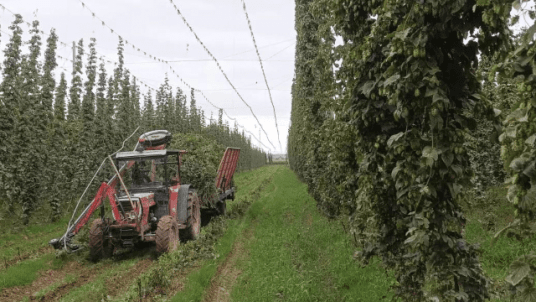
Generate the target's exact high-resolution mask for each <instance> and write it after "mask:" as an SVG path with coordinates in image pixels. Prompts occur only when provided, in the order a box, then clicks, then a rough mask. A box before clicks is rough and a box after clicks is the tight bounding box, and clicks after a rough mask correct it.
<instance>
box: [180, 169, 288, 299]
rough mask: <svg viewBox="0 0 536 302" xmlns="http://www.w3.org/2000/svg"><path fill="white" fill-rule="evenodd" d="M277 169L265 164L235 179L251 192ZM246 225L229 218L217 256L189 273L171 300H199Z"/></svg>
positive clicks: (243, 221) (247, 225) (266, 189)
mask: <svg viewBox="0 0 536 302" xmlns="http://www.w3.org/2000/svg"><path fill="white" fill-rule="evenodd" d="M277 169H278V167H273V166H272V167H268V166H266V167H263V168H260V169H257V170H254V171H248V172H243V173H240V177H238V178H237V179H236V180H235V181H236V182H237V184H238V185H239V186H240V185H242V184H244V185H243V186H241V187H240V189H241V191H242V192H251V191H253V190H254V187H255V186H259V184H260V183H262V181H264V180H265V179H267V178H269V177H270V175H271V174H272V173H274V172H275V171H276V170H277ZM248 179H249V180H250V181H249V182H247V180H248ZM251 179H254V181H251ZM246 182H247V183H246ZM269 187H270V186H269ZM267 191H270V190H269V188H265V189H264V190H263V191H262V193H261V196H263V195H266V194H267ZM261 198H262V197H261ZM246 213H247V212H246ZM248 227H250V220H247V219H244V218H242V219H237V220H229V223H228V226H227V230H226V231H225V234H224V235H223V236H222V237H221V238H220V239H219V240H218V244H217V246H216V248H215V250H216V254H217V255H219V257H218V258H217V259H214V260H210V261H205V262H204V263H203V265H202V266H201V268H200V269H199V270H196V271H194V272H192V273H191V274H189V275H188V277H187V281H186V285H185V288H184V289H183V290H182V291H181V292H179V293H178V294H177V295H175V297H173V299H172V301H173V302H180V301H201V300H202V299H203V296H204V295H205V292H206V290H207V288H208V287H209V286H210V281H211V280H212V278H213V277H214V275H215V274H216V271H217V269H218V266H219V265H220V264H222V263H223V261H225V259H226V258H227V256H228V255H229V253H230V252H231V250H232V248H233V243H234V242H235V241H236V239H237V237H238V236H239V235H240V234H241V233H242V232H243V231H244V230H245V229H247V228H248Z"/></svg>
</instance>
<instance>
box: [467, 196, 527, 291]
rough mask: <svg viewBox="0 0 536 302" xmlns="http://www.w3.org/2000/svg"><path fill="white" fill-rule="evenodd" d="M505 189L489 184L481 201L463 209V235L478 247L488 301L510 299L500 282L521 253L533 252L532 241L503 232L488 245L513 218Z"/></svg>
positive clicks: (506, 286)
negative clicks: (489, 283)
mask: <svg viewBox="0 0 536 302" xmlns="http://www.w3.org/2000/svg"><path fill="white" fill-rule="evenodd" d="M506 192H507V188H505V187H504V186H499V187H492V188H490V189H489V190H488V191H487V192H486V196H487V198H486V199H485V200H480V201H476V202H475V204H474V205H473V206H471V207H467V208H466V209H464V212H465V213H466V216H467V225H466V238H467V241H468V242H471V243H477V244H479V245H480V248H481V252H482V254H481V256H480V263H481V264H482V268H483V270H484V274H485V275H486V276H487V277H488V278H490V279H491V288H490V290H491V294H492V299H491V301H494V302H498V301H510V296H509V295H510V293H509V285H508V284H507V283H506V282H505V281H504V279H505V278H506V276H508V275H509V267H510V264H511V263H512V262H513V261H514V260H515V259H517V258H518V257H519V256H521V255H525V254H529V253H531V252H533V251H536V241H534V240H533V239H530V238H529V239H526V240H524V241H518V240H516V239H515V238H513V237H509V236H507V234H508V232H505V233H504V234H502V235H501V236H500V237H498V238H497V240H496V241H495V242H494V243H493V244H492V242H493V237H494V235H495V234H496V233H497V232H498V231H499V230H501V229H502V228H504V227H505V226H507V225H508V224H509V223H510V222H512V221H513V219H514V216H513V213H514V207H513V205H512V204H511V203H510V202H508V200H507V199H506Z"/></svg>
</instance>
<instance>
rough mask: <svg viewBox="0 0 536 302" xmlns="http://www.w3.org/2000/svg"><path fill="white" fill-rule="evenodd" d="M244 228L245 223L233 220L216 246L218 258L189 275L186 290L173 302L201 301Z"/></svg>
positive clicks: (207, 262)
mask: <svg viewBox="0 0 536 302" xmlns="http://www.w3.org/2000/svg"><path fill="white" fill-rule="evenodd" d="M244 228H245V225H244V222H243V221H237V220H232V221H231V222H230V223H229V226H228V229H227V231H226V233H225V235H223V237H221V238H220V240H219V241H218V245H217V246H216V253H217V255H218V258H216V259H214V260H210V261H206V262H205V263H204V264H203V265H202V267H201V268H200V269H199V270H197V271H194V272H192V273H191V274H190V275H188V278H187V280H186V285H185V288H184V290H182V291H181V292H179V293H178V294H177V295H175V297H173V299H172V300H171V301H173V302H179V301H201V300H202V298H203V295H204V294H205V292H206V289H207V288H208V287H209V285H210V281H211V279H212V277H213V276H214V275H215V274H216V271H217V269H218V266H219V265H220V264H221V263H222V262H223V261H224V260H225V258H226V257H227V255H229V253H230V252H231V249H232V247H233V243H234V241H235V240H236V238H237V236H238V235H239V233H240V232H241V231H242V230H243V229H244Z"/></svg>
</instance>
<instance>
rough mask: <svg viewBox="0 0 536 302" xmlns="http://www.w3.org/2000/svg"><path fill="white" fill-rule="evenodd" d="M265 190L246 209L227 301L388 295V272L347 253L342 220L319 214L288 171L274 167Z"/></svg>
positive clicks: (354, 298)
mask: <svg viewBox="0 0 536 302" xmlns="http://www.w3.org/2000/svg"><path fill="white" fill-rule="evenodd" d="M266 191H267V192H268V193H269V194H263V196H262V197H261V199H260V200H259V201H258V202H255V203H253V204H252V205H251V207H250V208H249V210H248V212H247V213H246V222H247V223H249V225H248V227H247V228H246V231H245V233H246V234H249V235H245V236H244V237H246V238H245V239H246V241H245V242H244V247H243V249H244V250H245V251H247V252H245V253H244V257H243V258H245V259H243V260H242V261H240V262H239V263H243V264H239V266H238V267H239V268H240V269H241V271H242V272H241V274H240V276H239V279H238V282H237V284H236V286H235V288H234V289H233V291H232V292H231V297H232V300H233V301H272V300H278V298H279V299H281V300H286V301H382V299H385V300H386V301H389V299H390V298H391V297H392V291H391V290H390V289H389V287H390V286H391V285H392V284H393V283H394V278H393V276H392V273H388V274H386V272H384V270H383V269H382V268H381V263H380V261H377V260H374V261H373V263H371V265H369V266H368V267H361V266H360V265H359V263H358V262H356V261H355V260H354V259H353V258H352V257H350V255H352V254H353V253H354V248H355V247H354V246H353V244H351V242H350V241H351V238H350V237H351V235H350V234H347V233H345V232H344V230H343V226H342V223H341V222H342V221H339V220H331V221H329V220H328V219H327V218H326V217H322V216H321V214H320V213H319V212H318V211H317V208H316V206H315V203H314V199H312V198H311V196H310V195H309V194H307V186H306V185H305V184H303V183H300V182H299V181H298V179H297V178H296V176H295V175H294V173H292V171H290V170H288V169H287V168H284V167H279V168H278V170H277V172H276V174H275V175H274V177H273V181H272V183H271V184H270V186H269V187H268V188H267V189H266ZM247 237H249V238H247ZM247 239H249V240H247Z"/></svg>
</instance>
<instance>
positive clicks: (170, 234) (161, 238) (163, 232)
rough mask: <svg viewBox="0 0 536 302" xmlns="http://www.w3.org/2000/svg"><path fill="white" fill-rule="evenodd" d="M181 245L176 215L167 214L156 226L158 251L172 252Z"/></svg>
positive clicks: (160, 252) (161, 252) (159, 252)
mask: <svg viewBox="0 0 536 302" xmlns="http://www.w3.org/2000/svg"><path fill="white" fill-rule="evenodd" d="M178 246H179V226H178V224H177V220H176V219H175V218H174V217H171V216H169V215H166V216H164V217H162V218H160V221H159V222H158V226H157V227H156V252H157V253H158V254H163V253H167V252H172V251H174V250H176V249H177V247H178Z"/></svg>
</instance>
